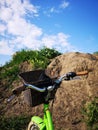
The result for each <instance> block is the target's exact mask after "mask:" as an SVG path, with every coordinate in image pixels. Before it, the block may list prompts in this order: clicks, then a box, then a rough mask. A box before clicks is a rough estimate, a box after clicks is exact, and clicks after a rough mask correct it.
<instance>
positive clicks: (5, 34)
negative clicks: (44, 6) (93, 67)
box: [0, 0, 74, 55]
mask: <svg viewBox="0 0 98 130" xmlns="http://www.w3.org/2000/svg"><path fill="white" fill-rule="evenodd" d="M38 10H39V8H38V7H36V6H34V5H32V4H30V2H29V0H16V1H15V0H2V1H0V54H5V55H12V54H13V53H14V52H15V51H18V50H20V49H22V48H25V47H26V48H29V49H38V48H41V47H42V46H47V47H50V48H55V49H57V50H58V51H61V52H65V51H73V50H74V48H73V47H72V46H71V45H70V43H69V41H68V38H69V35H66V34H64V33H57V34H55V35H49V34H44V32H43V30H42V28H39V27H38V26H36V25H35V24H33V23H30V22H29V18H30V16H32V17H36V16H38V15H39V14H38ZM50 11H51V13H52V12H56V11H57V10H55V8H51V10H50ZM30 14H32V15H30ZM27 17H28V20H27V19H26V18H27ZM62 50H63V51H62Z"/></svg>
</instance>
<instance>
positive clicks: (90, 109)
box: [82, 97, 98, 130]
mask: <svg viewBox="0 0 98 130" xmlns="http://www.w3.org/2000/svg"><path fill="white" fill-rule="evenodd" d="M82 114H83V116H84V122H85V123H86V125H87V126H88V130H98V97H95V98H94V99H93V100H92V101H91V102H88V103H86V104H85V106H84V108H83V109H82Z"/></svg>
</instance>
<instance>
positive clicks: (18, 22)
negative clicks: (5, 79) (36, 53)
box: [0, 0, 98, 65]
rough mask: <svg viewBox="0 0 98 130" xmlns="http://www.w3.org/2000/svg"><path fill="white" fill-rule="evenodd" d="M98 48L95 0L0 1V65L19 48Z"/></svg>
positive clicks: (96, 0) (65, 49) (79, 49)
mask: <svg viewBox="0 0 98 130" xmlns="http://www.w3.org/2000/svg"><path fill="white" fill-rule="evenodd" d="M43 46H46V47H49V48H55V49H56V50H58V51H60V52H62V53H65V52H72V51H79V52H84V53H93V52H95V51H98V0H16V1H15V0H2V1H0V65H4V64H5V63H6V62H8V61H9V60H10V59H11V58H12V55H13V54H14V53H15V52H16V51H19V50H21V49H23V48H26V49H40V48H42V47H43Z"/></svg>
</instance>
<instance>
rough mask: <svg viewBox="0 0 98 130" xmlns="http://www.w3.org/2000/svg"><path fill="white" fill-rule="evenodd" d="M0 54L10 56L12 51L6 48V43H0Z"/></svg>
mask: <svg viewBox="0 0 98 130" xmlns="http://www.w3.org/2000/svg"><path fill="white" fill-rule="evenodd" d="M0 54H4V55H11V54H13V50H12V49H11V48H10V47H9V46H8V44H7V42H6V41H0Z"/></svg>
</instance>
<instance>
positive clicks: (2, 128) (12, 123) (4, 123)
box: [0, 115, 30, 130]
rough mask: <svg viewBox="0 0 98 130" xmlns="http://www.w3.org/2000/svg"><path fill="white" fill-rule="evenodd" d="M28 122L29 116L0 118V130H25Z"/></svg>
mask: <svg viewBox="0 0 98 130" xmlns="http://www.w3.org/2000/svg"><path fill="white" fill-rule="evenodd" d="M29 121H30V117H29V116H23V115H22V116H17V117H11V118H6V117H1V118H0V130H26V128H27V126H28V123H29Z"/></svg>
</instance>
